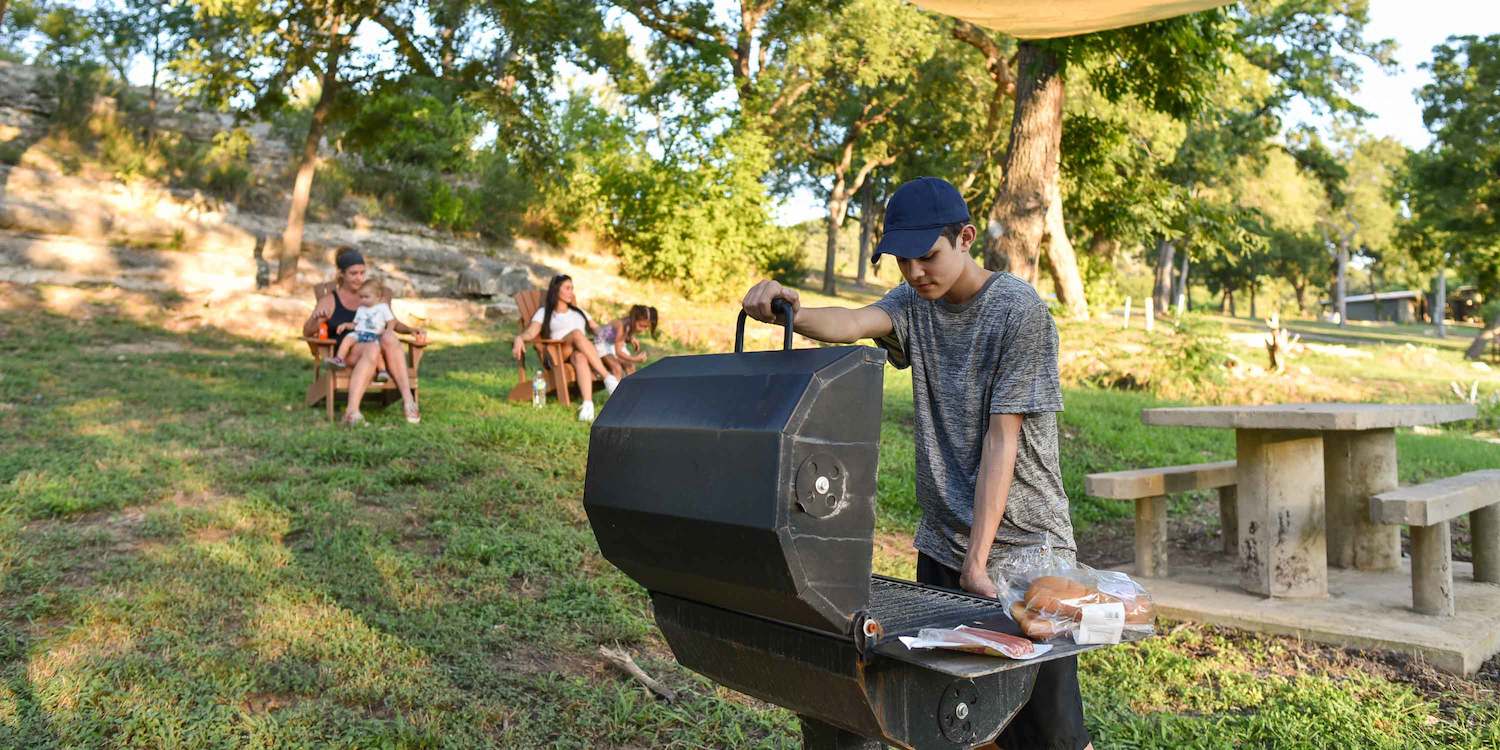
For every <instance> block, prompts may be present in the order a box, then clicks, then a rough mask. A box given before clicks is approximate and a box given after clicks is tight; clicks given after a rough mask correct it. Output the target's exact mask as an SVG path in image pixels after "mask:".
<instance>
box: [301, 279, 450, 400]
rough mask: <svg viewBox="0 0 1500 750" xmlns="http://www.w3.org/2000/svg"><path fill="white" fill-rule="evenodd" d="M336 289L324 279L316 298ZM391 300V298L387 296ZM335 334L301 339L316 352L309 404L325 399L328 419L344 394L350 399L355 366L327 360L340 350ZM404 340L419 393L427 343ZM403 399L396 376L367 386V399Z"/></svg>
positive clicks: (409, 375) (413, 392) (412, 379)
mask: <svg viewBox="0 0 1500 750" xmlns="http://www.w3.org/2000/svg"><path fill="white" fill-rule="evenodd" d="M333 289H334V284H333V282H331V281H330V282H324V283H322V284H316V285H314V286H313V300H314V304H317V303H316V300H320V299H323V297H324V295H327V294H329V293H331V292H332V291H333ZM386 301H387V302H390V300H389V299H387V300H386ZM329 336H330V337H331V338H326V339H325V338H319V337H317V336H303V337H301V339H302V340H303V341H305V342H306V343H307V348H308V351H310V352H312V356H313V379H312V383H311V384H310V385H308V386H307V405H308V406H317V405H318V403H319V402H322V403H323V404H324V405H325V407H326V408H327V410H328V420H329V421H330V422H331V421H333V420H334V418H335V417H334V412H333V407H334V402H335V401H337V400H339V398H340V397H343V398H344V399H345V400H347V397H348V394H349V373H350V372H351V370H335V369H333V368H331V367H329V366H327V365H325V364H323V359H324V358H325V357H332V356H333V355H334V352H336V351H338V348H337V347H338V339H337V338H336V337H332V336H333V332H332V331H329ZM397 338H399V339H401V342H402V343H404V344H406V372H407V378H408V380H409V382H410V385H411V395H412V397H413V398H416V396H417V367H418V366H419V365H420V364H421V362H422V351H423V350H424V349H425V348H426V346H427V345H426V344H419V343H417V339H416V337H414V336H405V335H402V336H398V337H397ZM400 400H401V389H400V388H397V387H396V383H395V381H393V380H388V381H386V382H384V383H382V382H380V381H378V380H377V381H372V382H371V383H370V387H369V388H367V389H365V400H364V403H371V402H374V403H376V404H378V405H380V406H386V405H389V404H390V403H391V402H393V401H400Z"/></svg>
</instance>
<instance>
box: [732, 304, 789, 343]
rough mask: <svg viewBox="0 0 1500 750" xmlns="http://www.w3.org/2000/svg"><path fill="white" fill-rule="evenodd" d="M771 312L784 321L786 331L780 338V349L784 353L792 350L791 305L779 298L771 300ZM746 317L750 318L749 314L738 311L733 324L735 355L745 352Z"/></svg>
mask: <svg viewBox="0 0 1500 750" xmlns="http://www.w3.org/2000/svg"><path fill="white" fill-rule="evenodd" d="M771 312H774V313H776V314H777V315H780V316H781V317H782V318H783V319H785V320H786V331H785V332H784V333H782V336H781V348H782V350H784V351H785V350H790V349H791V348H792V324H793V321H792V318H793V315H794V314H793V312H792V303H790V302H787V301H786V300H784V299H780V298H777V299H773V300H771ZM748 317H750V316H749V314H748V313H746V312H745V311H744V310H741V311H740V317H739V320H737V321H735V324H734V353H735V354H741V353H743V352H744V351H745V319H746V318H748Z"/></svg>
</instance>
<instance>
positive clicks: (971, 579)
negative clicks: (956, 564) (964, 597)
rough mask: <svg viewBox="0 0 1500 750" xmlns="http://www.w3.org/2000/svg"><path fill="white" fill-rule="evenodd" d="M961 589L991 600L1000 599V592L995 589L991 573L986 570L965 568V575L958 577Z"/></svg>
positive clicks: (966, 566)
mask: <svg viewBox="0 0 1500 750" xmlns="http://www.w3.org/2000/svg"><path fill="white" fill-rule="evenodd" d="M958 586H959V588H961V589H963V590H964V591H967V592H969V593H971V594H974V595H976V596H983V597H987V598H989V599H999V598H1000V590H999V589H997V588H995V582H994V581H991V580H990V573H989V571H988V570H985V569H984V568H972V567H970V566H968V565H965V566H964V569H963V573H962V574H960V575H959V577H958Z"/></svg>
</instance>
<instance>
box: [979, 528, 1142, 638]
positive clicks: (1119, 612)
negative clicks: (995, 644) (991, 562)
mask: <svg viewBox="0 0 1500 750" xmlns="http://www.w3.org/2000/svg"><path fill="white" fill-rule="evenodd" d="M995 584H996V587H997V588H998V589H999V592H1000V598H1001V600H1003V601H1004V602H1005V603H1006V604H1007V605H1008V610H1009V613H1010V616H1011V619H1013V620H1015V621H1016V624H1017V625H1020V626H1021V632H1023V633H1025V634H1026V636H1027V637H1028V638H1031V639H1033V640H1037V641H1046V640H1051V639H1053V638H1061V637H1067V636H1071V637H1072V639H1073V641H1074V642H1075V643H1080V644H1082V643H1119V642H1120V639H1121V638H1122V637H1123V636H1124V634H1126V633H1135V634H1143V635H1150V634H1151V633H1153V632H1155V622H1156V607H1155V605H1154V604H1153V603H1152V601H1151V594H1150V593H1149V592H1147V591H1146V589H1145V587H1143V586H1141V585H1140V584H1139V583H1138V582H1136V581H1135V579H1133V578H1131V577H1130V576H1128V575H1125V574H1124V573H1119V572H1116V571H1112V570H1096V569H1094V568H1091V567H1089V566H1087V565H1077V564H1071V563H1069V562H1067V561H1064V560H1062V559H1060V558H1058V557H1057V556H1055V555H1053V554H1052V553H1051V550H1050V549H1047V550H1045V552H1044V554H1043V556H1042V557H1041V558H1039V559H1036V560H1025V561H1022V562H1019V563H1018V564H1015V565H1010V566H1005V567H1003V568H1002V569H1001V573H1000V575H999V576H997V580H996V581H995Z"/></svg>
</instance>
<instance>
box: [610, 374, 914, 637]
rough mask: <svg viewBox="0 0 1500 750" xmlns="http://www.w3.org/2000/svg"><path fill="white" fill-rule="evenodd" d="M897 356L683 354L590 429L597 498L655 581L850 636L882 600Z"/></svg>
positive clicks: (620, 398)
mask: <svg viewBox="0 0 1500 750" xmlns="http://www.w3.org/2000/svg"><path fill="white" fill-rule="evenodd" d="M884 363H885V355H884V352H882V351H880V350H878V349H873V348H870V347H837V348H822V349H798V350H784V351H777V352H749V353H737V354H713V355H701V356H685V357H670V358H667V359H663V360H661V361H659V362H657V363H655V364H653V365H651V366H649V367H646V368H643V369H642V370H641V371H640V372H638V373H636V374H635V375H633V376H631V377H629V378H626V379H624V380H623V381H621V383H620V386H619V387H618V388H617V389H616V390H615V393H614V395H612V396H611V397H610V399H609V402H608V403H607V404H606V405H605V406H604V409H603V410H602V411H601V412H600V414H599V417H598V419H597V420H596V421H595V422H594V426H593V429H592V431H591V433H590V436H589V458H588V474H587V477H586V478H585V480H584V509H585V510H586V511H587V512H588V517H589V523H590V524H591V525H592V526H593V530H594V536H595V537H596V538H597V539H598V541H599V548H600V550H601V551H602V552H603V553H604V556H605V558H606V559H608V560H609V561H610V562H611V563H613V564H614V565H615V566H616V567H618V568H619V569H620V570H622V571H624V572H625V573H626V574H627V575H629V576H630V577H631V578H633V579H635V580H636V581H637V582H638V583H640V584H641V585H643V586H645V587H646V588H647V589H649V590H651V591H658V592H665V593H668V594H672V595H673V596H677V597H680V598H683V599H688V600H691V601H697V602H703V603H706V604H711V605H714V606H717V607H721V608H724V609H728V610H733V611H737V612H744V613H747V614H752V615H756V616H758V617H764V618H770V619H775V620H781V621H784V622H791V623H796V624H799V625H804V626H807V627H811V628H816V629H819V630H823V631H830V632H837V633H840V634H844V633H848V632H850V630H851V627H852V625H853V621H854V617H855V614H856V613H858V612H859V611H861V610H863V609H864V608H866V607H867V606H868V603H869V599H870V560H871V556H872V554H873V551H874V550H873V536H874V529H875V473H876V466H877V463H878V461H879V439H880V412H881V384H882V381H883V378H884V372H883V366H884Z"/></svg>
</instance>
